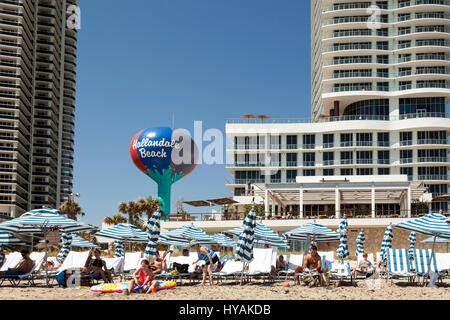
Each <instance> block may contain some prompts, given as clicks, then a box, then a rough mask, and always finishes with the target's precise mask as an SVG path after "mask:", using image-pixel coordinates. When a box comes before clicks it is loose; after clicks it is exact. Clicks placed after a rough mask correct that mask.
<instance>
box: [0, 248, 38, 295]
mask: <svg viewBox="0 0 450 320" xmlns="http://www.w3.org/2000/svg"><path fill="white" fill-rule="evenodd" d="M44 256H45V253H44V252H33V253H32V254H30V259H32V260H34V266H33V268H32V269H31V270H30V272H28V273H26V274H22V275H18V276H7V275H4V276H0V285H2V284H3V282H4V281H5V280H8V281H9V282H10V283H11V285H13V286H14V287H17V286H19V284H20V282H21V281H28V284H29V285H30V286H33V287H35V286H36V283H35V282H34V280H35V279H36V278H37V277H36V276H37V274H38V273H39V269H40V268H41V265H42V262H43V261H44ZM19 262H20V261H19ZM16 266H17V264H16Z"/></svg>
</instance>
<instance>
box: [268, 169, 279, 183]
mask: <svg viewBox="0 0 450 320" xmlns="http://www.w3.org/2000/svg"><path fill="white" fill-rule="evenodd" d="M270 183H281V171H280V170H278V171H277V173H275V174H273V175H271V176H270Z"/></svg>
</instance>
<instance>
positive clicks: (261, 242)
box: [255, 239, 289, 249]
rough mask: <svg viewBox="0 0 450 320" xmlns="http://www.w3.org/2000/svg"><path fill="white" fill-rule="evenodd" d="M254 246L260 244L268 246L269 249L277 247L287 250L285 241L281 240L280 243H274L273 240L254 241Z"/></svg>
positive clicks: (287, 245) (287, 246)
mask: <svg viewBox="0 0 450 320" xmlns="http://www.w3.org/2000/svg"><path fill="white" fill-rule="evenodd" d="M255 243H256V244H262V245H268V246H270V247H278V248H285V249H288V248H289V244H288V243H287V241H285V240H283V242H281V241H274V240H262V239H255Z"/></svg>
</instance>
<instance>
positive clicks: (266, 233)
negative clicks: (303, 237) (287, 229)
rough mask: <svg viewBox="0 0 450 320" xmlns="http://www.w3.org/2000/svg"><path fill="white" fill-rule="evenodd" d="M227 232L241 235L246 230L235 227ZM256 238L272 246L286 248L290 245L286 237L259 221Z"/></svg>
mask: <svg viewBox="0 0 450 320" xmlns="http://www.w3.org/2000/svg"><path fill="white" fill-rule="evenodd" d="M225 232H227V233H231V234H233V235H235V236H240V235H241V234H242V232H244V228H243V227H239V228H234V229H231V230H228V231H225ZM255 238H256V239H257V241H264V244H269V245H270V246H274V247H284V248H287V247H288V243H287V241H286V240H285V239H283V238H282V237H281V236H280V235H279V234H278V233H276V232H275V231H273V230H272V229H271V228H269V227H268V226H266V225H264V224H262V223H259V222H256V228H255ZM260 243H262V242H260Z"/></svg>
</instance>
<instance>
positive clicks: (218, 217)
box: [169, 210, 450, 222]
mask: <svg viewBox="0 0 450 320" xmlns="http://www.w3.org/2000/svg"><path fill="white" fill-rule="evenodd" d="M344 214H345V216H346V217H347V218H349V219H370V218H372V213H371V211H370V210H365V211H360V212H357V213H354V212H344V211H341V216H343V215H344ZM426 214H428V210H413V211H412V213H411V217H412V218H416V217H421V216H424V215H426ZM443 214H444V215H445V216H447V217H450V213H443ZM407 217H408V211H407V210H397V211H393V212H386V213H380V212H376V214H375V218H380V219H381V218H407ZM244 218H245V213H243V212H233V213H216V214H211V213H191V214H170V215H169V221H171V222H187V221H241V220H244ZM298 219H299V214H298V213H294V214H289V215H285V216H283V215H281V214H279V213H277V214H275V216H269V218H266V217H265V216H258V217H257V220H263V221H264V220H265V221H267V220H298ZM303 219H306V220H317V219H336V216H335V215H334V214H329V213H325V212H315V213H311V212H304V213H303Z"/></svg>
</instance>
